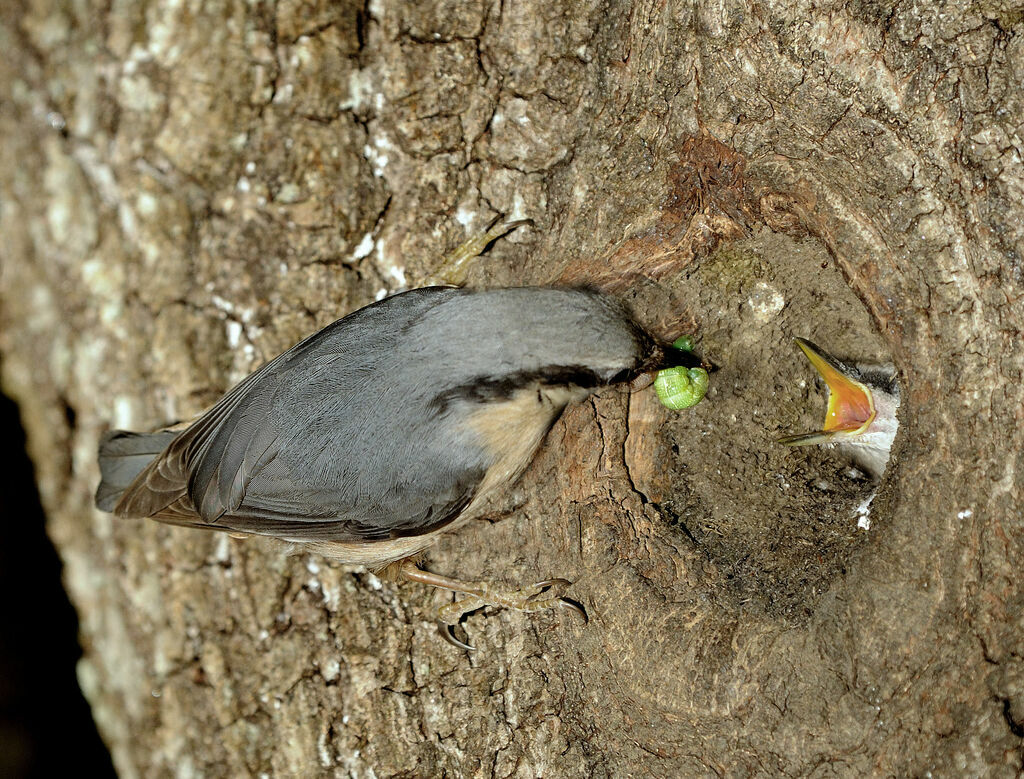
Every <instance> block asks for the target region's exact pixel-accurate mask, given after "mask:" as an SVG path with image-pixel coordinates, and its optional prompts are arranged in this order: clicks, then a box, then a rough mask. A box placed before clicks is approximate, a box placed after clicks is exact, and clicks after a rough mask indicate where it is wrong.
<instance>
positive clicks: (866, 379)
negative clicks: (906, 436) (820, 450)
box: [778, 338, 899, 479]
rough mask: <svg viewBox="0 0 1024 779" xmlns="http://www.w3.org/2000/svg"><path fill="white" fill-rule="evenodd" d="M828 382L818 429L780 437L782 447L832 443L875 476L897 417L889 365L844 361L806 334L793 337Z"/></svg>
mask: <svg viewBox="0 0 1024 779" xmlns="http://www.w3.org/2000/svg"><path fill="white" fill-rule="evenodd" d="M794 340H795V341H796V343H797V345H798V346H799V347H800V348H801V349H802V350H803V352H804V354H805V355H806V356H807V359H808V360H810V362H811V365H813V366H814V368H815V369H816V370H817V371H818V373H819V374H821V377H822V379H824V381H825V384H826V385H828V390H829V393H828V405H827V407H826V410H825V421H824V422H823V423H822V427H821V430H814V431H812V432H808V433H796V434H791V435H786V436H782V437H781V438H779V439H778V441H779V443H782V444H786V445H787V446H806V445H810V444H837V445H839V446H840V448H841V449H842V450H843V451H844V452H845V453H847V454H849V455H850V456H851V457H852V458H853V459H854V461H855V462H856V463H857V464H858V465H860V466H861V467H862V468H864V469H865V470H866V471H867V472H868V474H869V475H870V476H872V477H874V478H876V479H877V478H880V477H881V475H882V473H883V472H884V470H885V466H886V464H887V463H888V460H889V451H890V449H891V447H892V442H893V439H894V438H895V437H896V430H897V427H898V425H899V422H898V420H897V418H896V412H897V409H898V408H899V387H898V384H897V383H896V372H895V369H894V368H893V367H892V366H877V367H872V368H862V367H854V366H849V365H845V364H844V363H842V362H840V361H839V360H837V359H836V358H834V357H833V356H832V355H830V354H828V353H827V352H825V351H824V350H823V349H821V348H820V347H818V346H816V345H815V344H813V343H811V342H810V341H808V340H807V339H805V338H796V339H794Z"/></svg>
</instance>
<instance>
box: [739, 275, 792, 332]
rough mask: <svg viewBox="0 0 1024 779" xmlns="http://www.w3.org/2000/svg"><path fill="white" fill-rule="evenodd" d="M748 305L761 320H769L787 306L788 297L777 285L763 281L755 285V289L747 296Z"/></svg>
mask: <svg viewBox="0 0 1024 779" xmlns="http://www.w3.org/2000/svg"><path fill="white" fill-rule="evenodd" d="M747 305H748V306H750V310H751V311H752V312H753V314H754V318H755V319H757V320H758V321H759V322H768V321H771V320H772V319H774V318H775V317H776V316H778V315H779V312H780V311H782V309H783V308H785V306H786V299H785V298H784V297H783V296H782V293H781V292H779V291H778V290H777V289H775V287H773V286H771V285H769V284H765V283H764V282H763V281H759V282H757V284H755V285H754V291H753V292H752V293H751V295H750V297H749V298H747Z"/></svg>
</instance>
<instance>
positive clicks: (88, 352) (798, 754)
mask: <svg viewBox="0 0 1024 779" xmlns="http://www.w3.org/2000/svg"><path fill="white" fill-rule="evenodd" d="M0 18H2V25H0V40H2V42H3V46H4V48H5V50H6V53H7V56H6V57H5V58H4V59H3V60H0V69H2V71H0V72H2V76H0V84H3V85H4V94H3V96H2V101H3V102H2V104H0V137H2V138H3V139H4V140H3V143H2V145H0V186H2V189H0V208H2V211H0V233H2V235H3V247H2V249H0V252H2V261H3V266H2V272H3V285H2V299H0V301H2V311H0V317H2V320H0V321H2V324H0V349H2V357H3V361H2V368H3V383H4V389H5V391H6V392H8V393H9V394H10V395H11V396H12V397H14V398H15V399H16V400H17V401H18V403H19V404H20V406H21V411H22V415H23V418H24V422H25V427H26V430H27V433H28V439H29V449H30V453H31V455H32V457H33V459H34V462H35V464H36V468H37V474H38V479H39V488H40V493H41V495H42V498H43V502H44V505H45V507H46V510H47V512H48V516H49V520H48V529H49V532H50V535H51V537H52V538H53V540H54V542H55V543H56V545H57V547H58V549H59V551H60V553H61V555H62V557H63V560H64V563H65V577H66V586H67V589H68V591H69V593H70V596H71V598H72V601H73V602H74V603H75V605H76V607H77V608H78V610H79V613H80V615H81V624H82V642H83V644H84V647H85V658H84V660H83V661H82V663H81V665H80V668H79V677H80V681H81V684H82V686H83V689H84V691H85V693H86V696H87V697H88V699H89V700H90V702H91V705H92V707H93V712H94V715H95V717H96V720H97V722H98V724H99V727H100V730H101V733H102V734H103V736H104V738H105V740H106V741H107V743H108V744H109V746H110V748H111V750H112V753H113V757H114V761H115V765H116V766H117V768H118V770H119V772H120V773H121V774H122V775H124V776H128V777H131V776H146V777H149V776H162V775H172V774H173V775H179V776H191V775H208V776H218V775H232V776H243V775H261V774H265V775H277V776H300V775H301V776H309V775H316V774H323V775H338V776H346V775H353V776H359V777H363V776H374V775H376V776H393V775H408V776H413V775H417V776H418V775H444V774H451V775H457V776H463V775H466V776H495V775H496V776H509V775H517V776H622V775H635V776H642V775H661V776H671V775H685V776H703V775H728V776H748V775H765V774H784V775H814V776H829V775H866V774H878V775H927V773H928V772H929V771H931V772H934V773H936V774H947V775H948V774H952V773H955V774H958V775H982V774H986V775H990V776H1003V775H1005V776H1014V775H1015V774H1016V773H1017V772H1018V771H1020V770H1021V769H1022V761H1024V757H1022V740H1024V739H1022V737H1024V617H1022V614H1024V586H1022V577H1021V571H1020V567H1021V565H1020V561H1021V559H1022V552H1024V549H1022V546H1024V521H1022V517H1021V511H1020V502H1021V498H1022V492H1024V460H1022V450H1024V446H1022V445H1024V424H1022V421H1024V420H1022V417H1024V412H1022V409H1024V376H1022V365H1024V360H1022V352H1024V349H1022V332H1021V331H1022V327H1024V278H1022V274H1024V266H1022V262H1024V260H1022V255H1024V206H1022V194H1024V165H1022V160H1021V156H1022V154H1024V149H1022V145H1024V142H1022V140H1021V138H1022V136H1024V126H1022V122H1024V119H1022V117H1024V90H1022V87H1021V83H1022V79H1024V14H1022V13H1021V11H1020V10H1019V8H1018V7H1017V6H1016V5H1015V4H1013V3H1010V2H1008V1H1007V2H1000V0H979V1H978V2H973V3H969V4H968V3H962V4H957V3H955V2H949V3H945V4H943V3H935V4H929V3H911V2H901V1H898V0H836V2H823V3H809V2H791V3H774V2H744V0H718V1H717V2H707V3H704V2H701V3H692V2H674V1H673V0H669V2H667V3H665V2H638V3H635V4H629V3H618V2H606V3H589V4H588V3H582V2H579V3H565V4H556V5H551V4H550V3H545V2H532V0H526V1H525V2H516V3H495V2H489V1H487V0H485V1H484V2H477V3H461V2H454V0H436V2H429V3H428V2H407V3H398V2H370V3H369V4H368V5H366V6H364V5H362V4H360V3H344V2H343V3H331V2H327V1H326V0H302V1H300V0H291V1H290V2H287V1H283V2H280V3H278V4H276V5H274V4H271V3H266V2H252V3H232V2H228V1H220V0H214V1H212V2H210V1H207V0H203V1H202V2H200V0H185V2H178V3H174V2H169V0H153V2H150V3H146V4H139V5H132V4H127V3H114V4H112V5H111V4H109V3H98V2H95V1H94V2H91V3H90V2H88V0H85V2H80V3H73V4H68V3H56V2H51V1H50V0H36V1H35V2H32V3H25V4H24V6H23V7H21V8H10V7H5V8H4V10H3V11H0ZM498 215H505V216H507V217H516V218H527V219H530V220H532V225H530V226H528V227H522V228H519V229H518V230H517V231H515V232H514V233H512V234H510V235H509V236H506V237H505V238H502V239H500V240H499V241H498V242H496V243H495V244H494V246H493V247H492V248H491V250H490V251H489V252H488V253H486V254H485V255H484V256H482V257H481V258H480V259H479V260H478V261H477V262H476V264H475V266H474V267H473V268H472V270H471V273H470V283H471V284H472V285H475V286H496V285H510V284H536V283H545V282H553V281H561V282H587V283H591V284H596V285H599V286H603V287H605V288H607V289H610V290H612V291H614V292H616V293H617V294H619V295H621V296H622V297H624V298H626V299H627V300H628V301H629V302H630V304H631V305H632V306H633V307H634V309H635V311H636V312H637V314H638V316H639V318H640V319H641V320H642V321H644V322H646V323H647V324H649V325H650V326H651V327H652V328H653V329H654V330H656V331H657V332H659V333H660V334H661V335H663V336H665V337H674V336H676V335H678V334H680V333H683V332H693V333H695V334H696V337H697V344H698V351H699V352H700V353H701V354H702V355H703V356H704V357H706V358H707V359H709V360H711V361H712V362H713V363H714V364H715V365H717V366H718V370H717V371H716V372H715V373H714V374H713V376H712V388H711V391H710V393H709V395H708V398H707V399H706V401H705V402H703V403H702V404H700V405H699V406H697V407H696V408H694V409H692V410H690V411H685V412H673V411H669V410H667V409H665V408H662V407H661V406H660V405H659V404H658V402H657V400H656V398H655V397H654V395H653V393H652V392H651V391H649V390H648V391H640V392H634V393H632V394H629V393H627V392H625V391H624V390H620V389H614V390H607V391H603V392H601V393H599V394H598V395H597V396H595V398H594V399H593V400H592V401H590V402H588V403H585V404H582V405H580V406H578V407H574V408H572V409H570V410H569V411H568V412H567V413H566V414H565V415H564V417H563V418H562V420H561V421H560V422H559V423H558V424H557V425H556V426H555V428H554V429H553V430H552V432H551V434H550V436H549V438H548V439H547V443H546V444H545V446H544V447H543V449H542V451H541V453H540V455H539V456H538V458H537V460H536V461H535V462H534V464H533V466H532V467H531V468H530V469H529V470H528V471H527V473H526V475H525V476H524V477H523V479H522V481H521V482H520V485H519V486H518V487H517V488H516V489H514V490H513V491H511V493H510V494H509V495H507V496H506V500H505V502H504V505H503V506H501V507H499V509H497V510H496V511H495V514H494V517H493V519H495V520H500V521H494V522H477V523H474V524H473V525H472V526H470V527H466V528H463V529H462V530H460V531H459V532H458V533H456V534H453V535H450V536H447V537H446V538H445V539H444V540H443V541H442V543H440V544H439V545H438V546H437V547H436V548H435V549H434V550H433V551H432V552H431V553H430V555H429V558H428V562H429V565H430V567H431V568H432V569H433V570H436V571H438V572H440V573H445V574H451V575H458V576H462V577H464V578H486V577H490V578H493V579H500V580H504V581H508V582H515V583H522V584H528V583H530V582H533V581H536V580H538V579H543V578H548V577H549V576H565V577H566V578H570V579H573V580H574V581H575V582H576V584H575V586H574V588H573V589H572V591H571V594H572V596H573V597H575V598H577V599H578V600H579V601H581V602H582V603H584V604H585V605H586V607H587V609H588V611H589V613H590V617H591V621H590V624H589V625H587V626H582V625H580V624H577V623H575V622H573V621H572V620H571V619H569V618H567V617H565V616H559V615H557V614H536V615H523V614H519V613H514V612H508V611H503V612H483V613H477V614H475V615H472V616H471V617H469V618H468V619H467V620H466V622H465V629H466V631H467V633H468V635H469V636H470V638H471V642H472V643H474V644H476V645H477V646H479V647H480V649H479V650H478V651H476V652H474V653H466V652H463V651H458V650H455V649H454V648H452V647H450V646H448V645H447V644H444V643H442V642H440V641H439V639H438V637H437V634H436V632H435V630H434V627H433V614H434V609H435V607H436V606H437V604H438V603H439V602H441V596H440V595H438V594H435V593H431V592H428V591H426V590H425V589H423V588H418V587H416V586H415V585H397V584H393V583H390V582H381V581H380V580H378V579H377V578H376V577H375V576H373V575H371V574H368V573H366V572H364V571H361V570H359V569H349V568H344V567H339V566H337V565H335V564H333V563H331V562H328V561H325V560H323V559H321V558H318V557H316V556H312V555H308V554H304V553H301V552H298V553H295V552H289V551H288V550H287V549H285V548H284V547H283V546H282V545H280V544H276V543H274V542H272V541H264V540H252V539H250V540H246V541H236V540H233V539H231V538H229V537H227V536H225V535H219V534H212V533H209V534H207V533H202V532H198V531H190V530H184V529H177V528H168V527H164V526H160V525H158V524H156V523H153V522H126V521H119V520H115V519H113V518H112V517H110V516H109V515H105V514H101V513H99V512H97V511H95V510H94V509H93V508H92V492H93V490H94V489H95V486H96V482H97V479H98V473H97V466H96V458H95V453H96V444H97V440H98V438H99V435H100V434H101V433H102V432H103V431H104V430H105V429H107V428H110V427H121V428H129V429H154V428H156V427H159V426H163V425H167V424H170V423H173V422H175V421H178V420H183V419H188V418H190V417H192V416H193V415H195V414H196V413H198V412H199V411H201V410H202V409H203V408H205V407H207V406H208V405H209V404H210V403H211V402H212V401H214V400H215V399H216V398H217V397H218V396H219V395H220V394H221V393H222V392H223V391H224V390H226V389H227V388H228V387H229V386H231V384H233V383H234V382H236V381H238V380H239V379H240V378H242V377H243V376H244V375H246V374H247V373H248V372H249V371H251V370H252V369H254V368H255V367H257V366H258V365H260V364H261V363H262V362H264V361H265V360H267V359H269V358H271V357H273V356H274V355H275V354H277V353H278V352H280V351H281V350H283V349H284V348H286V347H288V346H289V345H291V344H292V343H294V342H295V341H297V340H298V339H300V338H301V337H303V336H305V335H307V334H309V333H311V332H313V331H314V330H316V329H317V328H319V327H322V326H323V325H326V324H327V323H329V322H331V321H333V320H334V319H336V318H338V317H340V316H342V315H343V314H345V313H347V312H349V311H351V310H353V309H355V308H357V307H359V306H361V305H364V304H366V303H369V302H371V301H372V300H373V299H374V298H375V296H377V295H378V294H383V293H384V292H385V291H393V290H396V289H398V288H400V287H401V286H402V285H408V286H417V285H419V284H422V283H424V282H425V281H426V280H427V279H428V278H429V277H430V275H431V273H432V271H433V270H434V269H435V268H436V267H437V266H438V264H439V258H440V257H442V256H443V255H445V254H446V253H447V252H449V251H451V250H452V249H453V248H454V247H456V246H458V245H459V244H461V243H462V242H464V241H465V240H467V238H470V237H472V236H474V235H477V234H479V233H481V232H483V231H484V230H485V229H486V227H487V225H488V224H489V223H490V221H491V220H492V219H493V218H495V217H497V216H498ZM792 335H803V336H809V337H811V338H813V339H814V340H815V341H816V342H818V343H819V344H821V345H822V346H824V347H825V348H827V349H828V350H829V351H832V352H834V353H836V354H837V355H839V356H841V357H844V358H851V359H860V360H866V361H872V360H873V361H892V362H894V363H895V364H896V366H897V368H898V370H899V375H900V379H901V387H902V405H901V410H900V418H901V427H900V432H899V435H898V437H897V440H896V445H895V448H894V457H893V461H892V462H891V463H890V467H889V469H888V471H887V473H886V476H885V478H884V480H883V482H882V484H881V486H880V487H879V488H878V491H877V495H875V497H874V500H873V502H871V503H870V506H869V507H867V508H861V509H860V510H859V514H858V506H865V505H866V504H867V502H868V500H869V499H870V497H871V496H872V495H873V494H874V487H872V486H871V485H870V484H866V483H865V482H864V480H863V479H858V478H856V477H855V476H854V475H852V474H851V473H850V472H849V470H848V469H847V468H846V464H845V463H844V462H843V461H842V460H841V458H840V457H839V455H837V454H836V453H835V452H830V451H827V450H823V449H819V450H790V449H785V448H783V447H781V446H778V445H777V444H775V443H774V441H773V439H774V438H775V437H776V436H777V435H779V434H781V433H784V432H788V431H789V430H791V429H797V430H798V429H801V427H804V428H811V427H813V426H814V425H815V424H816V423H819V424H820V419H821V416H822V414H823V406H824V400H823V397H822V392H821V391H820V390H819V389H816V388H815V385H814V383H813V381H811V378H812V374H811V372H810V369H809V367H808V366H807V365H806V363H804V362H803V358H802V357H801V355H800V354H799V351H798V350H796V349H795V348H793V346H792V345H791V341H790V336H792ZM865 512H869V517H868V519H869V522H867V521H863V520H864V517H863V515H864V513H865ZM859 515H860V518H861V520H862V521H861V524H862V525H865V524H870V528H869V529H864V528H863V527H858V516H859Z"/></svg>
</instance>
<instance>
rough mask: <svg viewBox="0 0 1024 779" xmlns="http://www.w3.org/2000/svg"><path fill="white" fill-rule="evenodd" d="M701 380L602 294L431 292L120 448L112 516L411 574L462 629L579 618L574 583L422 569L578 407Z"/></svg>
mask: <svg viewBox="0 0 1024 779" xmlns="http://www.w3.org/2000/svg"><path fill="white" fill-rule="evenodd" d="M699 364H700V361H699V360H698V359H697V358H696V357H694V356H693V355H692V354H691V353H690V352H687V351H682V350H679V349H673V348H669V347H667V346H666V345H664V344H662V343H660V342H659V341H658V340H657V339H655V338H654V337H653V336H651V335H650V334H648V333H647V332H646V331H645V330H644V329H643V328H642V327H641V326H640V325H639V324H637V322H636V321H635V320H634V319H633V317H632V316H631V315H630V314H629V312H628V311H627V310H626V308H625V307H624V306H623V305H622V304H620V303H619V302H617V301H615V300H613V299H612V298H609V297H607V296H605V295H603V294H600V293H598V292H595V291H588V290H582V289H558V288H544V287H536V288H512V289H495V290H486V291H470V290H466V289H457V288H452V287H427V288H424V289H415V290H412V291H409V292H405V293H402V294H398V295H395V296H393V297H389V298H386V299H384V300H381V301H379V302H377V303H374V304H372V305H369V306H367V307H365V308H363V309H360V310H359V311H356V312H354V313H352V314H349V315H348V316H346V317H345V318H343V319H340V320H338V321H337V322H335V323H333V324H331V325H329V326H328V327H326V328H324V329H323V330H321V331H320V332H318V333H316V334H314V335H312V336H310V337H309V338H307V339H306V340H304V341H302V342H301V343H299V344H297V345H296V346H294V347H292V348H291V349H289V350H288V351H287V352H285V353H284V354H282V355H280V356H279V357H277V358H276V359H275V360H273V361H271V362H269V363H267V364H266V365H264V366H263V367H262V368H260V369H259V370H257V371H256V372H255V373H253V374H252V375H250V376H249V377H248V378H246V379H245V380H244V381H242V382H241V383H240V384H238V385H237V386H236V387H235V388H234V389H232V390H231V391H229V392H228V393H227V394H226V395H225V396H224V397H223V398H221V400H220V401H219V402H218V403H217V404H216V405H214V406H213V407H212V408H211V409H210V410H208V411H207V412H205V413H204V414H203V415H202V416H201V417H199V418H198V419H197V420H196V421H195V422H194V423H192V424H191V425H190V426H189V427H188V428H186V429H185V430H182V431H180V432H173V431H162V432H156V433H149V434H139V433H129V432H124V431H111V432H109V433H107V434H106V435H105V436H104V437H103V439H102V441H101V443H100V451H99V463H100V470H101V473H102V477H103V479H102V482H101V483H100V485H99V489H98V490H97V493H96V505H97V506H98V507H99V508H100V509H102V510H104V511H113V513H114V514H116V515H118V516H121V517H150V518H152V519H156V520H159V521H161V522H167V523H170V524H174V525H184V526H188V527H196V528H208V529H213V530H224V531H230V532H233V533H242V534H255V535H263V536H273V537H276V538H279V539H283V540H285V541H290V542H297V543H301V544H305V545H308V546H309V547H311V548H312V549H313V550H314V551H317V552H320V553H322V554H325V555H328V556H330V557H332V558H335V559H337V560H340V561H342V562H345V563H356V564H364V565H367V566H370V567H373V568H378V569H379V568H383V567H385V566H387V565H389V564H392V563H398V562H399V561H402V562H401V564H400V566H398V569H399V571H400V573H401V575H402V576H404V578H406V579H410V580H414V581H420V582H424V583H427V584H431V585H434V586H439V587H443V588H446V589H451V590H453V591H456V592H461V593H465V594H467V595H468V596H469V597H468V598H466V599H465V600H463V601H459V603H458V604H453V606H456V607H458V609H457V610H453V609H452V608H449V609H448V610H447V611H446V612H445V614H446V616H445V617H444V621H445V622H446V623H448V625H449V626H450V625H452V624H454V623H455V622H456V621H457V619H458V617H459V616H461V614H462V613H465V612H466V611H469V610H472V609H474V608H479V607H480V606H482V605H485V604H495V605H503V606H510V607H513V608H519V609H523V610H534V609H536V608H542V607H550V606H555V605H568V606H570V607H573V602H572V601H569V600H567V599H564V598H562V597H560V595H561V591H563V590H564V588H565V587H567V586H568V585H569V582H567V581H565V580H562V579H557V580H551V581H546V582H539V583H538V584H536V585H533V587H529V588H524V589H523V590H519V591H513V592H503V591H501V590H498V589H496V588H492V587H489V586H486V585H482V584H475V583H465V582H459V581H457V580H454V579H448V578H446V577H441V576H436V575H434V574H431V573H429V572H427V571H423V570H421V569H420V568H418V567H417V566H416V565H415V564H414V563H413V562H412V560H411V559H410V558H412V557H413V556H415V555H416V554H418V553H419V552H422V551H423V550H424V549H425V548H426V547H428V546H429V545H430V544H431V543H432V542H433V541H434V540H435V539H436V537H437V536H438V534H439V533H440V532H441V531H448V530H452V529H454V528H455V527H457V526H458V525H459V524H461V523H462V522H464V521H466V520H467V519H470V518H472V517H474V516H478V515H479V512H480V509H481V506H482V504H483V501H484V499H485V498H486V497H487V496H488V495H490V494H491V493H493V492H494V491H495V490H497V489H499V488H501V487H502V486H504V485H507V484H508V483H510V482H512V481H513V480H515V479H516V478H517V477H518V476H519V475H520V474H521V473H522V471H523V470H524V469H525V468H526V466H527V465H528V464H529V463H530V461H531V460H532V458H533V456H534V454H535V452H536V451H537V449H538V447H539V446H540V443H541V441H542V440H543V438H544V436H545V435H546V433H547V432H548V430H549V429H550V428H551V426H552V425H553V424H554V422H555V420H556V419H557V418H558V416H559V415H560V413H561V412H562V410H563V409H564V408H565V406H566V405H567V404H568V403H569V402H570V401H574V400H581V399H583V398H585V397H586V396H587V395H589V394H590V393H591V392H593V391H594V390H595V389H596V388H598V387H601V386H604V385H607V384H612V383H615V382H622V381H628V380H631V379H634V378H636V377H638V376H639V375H640V374H643V373H646V372H651V371H655V370H658V369H661V368H665V367H670V366H688V367H692V366H696V365H699ZM460 604H461V606H460ZM575 608H577V609H578V606H576V607H575ZM581 613H582V612H581ZM584 616H585V615H584Z"/></svg>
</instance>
